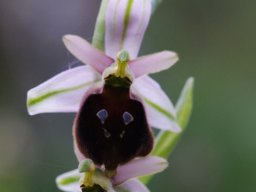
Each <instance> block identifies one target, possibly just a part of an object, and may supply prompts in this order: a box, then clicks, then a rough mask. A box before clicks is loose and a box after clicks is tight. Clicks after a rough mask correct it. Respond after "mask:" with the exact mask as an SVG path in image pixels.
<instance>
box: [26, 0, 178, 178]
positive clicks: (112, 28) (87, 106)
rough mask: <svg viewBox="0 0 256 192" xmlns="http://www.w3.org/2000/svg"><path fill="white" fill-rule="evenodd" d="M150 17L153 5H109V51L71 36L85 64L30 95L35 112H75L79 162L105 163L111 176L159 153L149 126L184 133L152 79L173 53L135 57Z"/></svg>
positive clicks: (68, 41)
mask: <svg viewBox="0 0 256 192" xmlns="http://www.w3.org/2000/svg"><path fill="white" fill-rule="evenodd" d="M150 15H151V1H150V0H136V1H134V0H122V1H121V0H109V1H108V5H107V9H106V15H105V24H106V25H105V28H106V30H105V52H102V51H101V50H98V49H96V48H95V47H93V46H92V45H91V44H90V43H89V42H87V41H86V40H85V39H83V38H81V37H79V36H76V35H65V36H64V37H63V41H64V44H65V46H66V47H67V49H68V50H69V51H70V52H71V53H72V54H73V55H74V56H75V57H76V58H78V59H79V60H80V61H81V62H82V63H84V64H86V65H84V66H79V67H75V68H73V69H68V70H66V71H64V72H62V73H60V74H58V75H56V76H54V77H53V78H51V79H49V80H48V81H46V82H44V83H42V84H40V85H39V86H37V87H35V88H33V89H31V90H30V91H28V99H27V106H28V111H29V114H31V115H34V114H38V113H46V112H76V113H77V115H76V118H75V121H74V126H73V135H74V140H75V145H74V146H75V153H76V155H77V158H78V160H79V161H82V160H84V159H86V158H89V159H92V161H93V163H95V164H96V166H97V167H101V166H102V165H104V168H105V174H106V175H108V177H109V178H112V177H115V176H116V175H118V173H117V172H118V169H119V167H120V166H122V165H123V166H125V164H126V163H129V161H131V160H132V159H134V158H136V157H141V156H146V155H148V154H149V153H150V151H151V150H152V148H153V135H152V130H151V127H155V128H159V129H162V130H167V131H173V132H179V131H180V127H179V125H178V124H177V122H176V111H175V109H174V107H173V104H172V103H171V101H170V99H169V98H168V96H167V95H166V94H165V93H164V91H163V90H162V89H161V87H160V85H159V84H158V83H157V82H156V81H154V80H153V79H152V78H151V77H149V76H148V75H149V74H152V73H156V72H159V71H162V70H165V69H168V68H170V67H171V66H172V65H173V64H175V63H176V62H177V61H178V56H177V54H176V53H175V52H171V51H162V52H158V53H154V54H151V55H146V56H142V57H137V55H138V52H139V49H140V46H141V42H142V39H143V36H144V32H145V31H146V28H147V26H148V23H149V19H150Z"/></svg>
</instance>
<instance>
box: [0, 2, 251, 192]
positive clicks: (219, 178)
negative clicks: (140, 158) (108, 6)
mask: <svg viewBox="0 0 256 192" xmlns="http://www.w3.org/2000/svg"><path fill="white" fill-rule="evenodd" d="M99 3H100V0H76V1H68V0H55V1H51V0H44V1H39V0H36V1H35V0H33V1H32V0H19V1H18V0H12V1H8V0H1V1H0V42H1V43H0V66H1V69H0V191H1V192H35V191H38V192H57V191H58V189H57V188H56V186H55V182H54V179H55V177H56V176H57V175H58V174H60V173H62V172H65V171H68V170H71V169H73V168H75V167H76V165H77V162H76V159H75V156H74V154H73V149H72V136H71V127H72V121H73V118H74V114H42V115H37V116H32V117H30V116H29V115H28V114H27V112H26V102H25V101H26V92H27V90H29V89H30V88H32V87H34V86H36V85H38V84H39V83H41V82H43V81H45V80H47V79H48V78H50V77H51V76H53V75H55V74H57V73H59V72H60V71H63V70H65V69H67V68H69V67H72V66H77V65H79V62H78V61H77V60H76V59H75V58H74V57H72V56H71V55H70V54H69V53H68V52H67V51H66V49H65V48H64V46H63V44H62V41H61V38H62V36H63V35H64V34H67V33H73V34H78V35H81V36H83V37H85V38H86V39H88V40H91V38H92V33H93V27H94V23H95V18H96V15H97V11H98V7H99ZM255 19H256V1H252V0H251V1H249V0H215V1H212V0H163V3H162V4H161V6H160V7H159V9H158V10H157V12H156V13H155V14H154V16H153V17H152V20H151V23H150V26H149V28H148V31H147V33H146V36H145V40H144V42H143V45H142V49H141V54H148V53H152V52H156V51H160V50H163V49H169V50H175V51H177V52H178V53H179V56H180V61H179V62H178V64H177V65H176V66H174V67H173V68H171V69H170V70H168V71H165V72H162V73H160V74H157V75H154V76H153V77H154V78H155V79H157V80H158V81H159V82H160V83H161V85H162V87H163V88H164V89H165V90H166V92H167V93H168V95H169V96H170V97H171V98H172V101H173V102H174V103H175V102H176V100H177V98H178V95H179V93H180V91H181V88H182V86H183V84H184V82H185V80H186V79H187V78H188V77H189V76H194V77H195V91H194V97H195V98H194V110H193V115H192V119H191V121H190V124H189V126H188V129H187V131H186V133H185V134H184V137H183V138H182V140H181V141H180V142H179V143H178V145H177V147H176V149H175V151H174V153H173V154H172V156H171V157H170V167H169V168H168V170H166V171H165V172H164V173H162V174H159V175H157V176H156V177H155V178H154V180H152V182H151V183H150V185H149V187H150V189H151V191H155V192H156V191H161V192H162V191H172V192H187V191H190V192H206V191H207V192H216V191H218V192H228V191H232V192H254V191H256V179H255V174H256V139H255V136H256V123H255V119H256V89H255V87H256V86H255V85H256V77H255V72H256V59H255V57H256V54H255V51H256V37H255V34H256V24H255Z"/></svg>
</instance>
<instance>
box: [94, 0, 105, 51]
mask: <svg viewBox="0 0 256 192" xmlns="http://www.w3.org/2000/svg"><path fill="white" fill-rule="evenodd" d="M108 1H109V0H102V1H101V6H100V10H99V13H98V17H97V20H96V24H95V29H94V34H93V38H92V45H93V46H94V47H95V48H98V49H99V50H102V51H104V49H105V13H106V8H107V4H108Z"/></svg>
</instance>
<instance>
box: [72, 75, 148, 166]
mask: <svg viewBox="0 0 256 192" xmlns="http://www.w3.org/2000/svg"><path fill="white" fill-rule="evenodd" d="M122 81H123V82H122ZM120 83H121V84H120ZM129 87H130V83H129V82H128V80H127V79H121V78H117V77H113V76H110V77H109V78H108V79H107V80H106V82H105V85H104V88H103V90H102V92H101V93H98V94H91V95H89V96H87V98H86V99H85V101H84V103H83V104H82V106H81V108H80V111H79V113H78V114H77V117H76V120H75V124H74V136H75V140H76V143H77V147H78V149H79V151H80V152H81V153H82V154H83V155H84V156H85V157H87V158H90V159H92V160H93V162H94V163H95V164H97V165H104V166H105V168H106V170H115V169H116V168H117V166H118V165H119V164H123V163H126V162H128V161H130V160H131V159H133V158H135V157H138V156H145V155H147V154H149V153H150V151H151V150H152V147H153V136H152V132H151V129H150V128H149V126H148V123H147V119H146V115H145V111H144V107H143V105H142V103H141V102H140V101H139V100H137V99H133V98H131V97H130V88H129Z"/></svg>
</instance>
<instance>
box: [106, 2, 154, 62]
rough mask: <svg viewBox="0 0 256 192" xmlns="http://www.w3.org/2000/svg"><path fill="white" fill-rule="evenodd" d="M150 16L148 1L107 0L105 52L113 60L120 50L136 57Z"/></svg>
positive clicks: (132, 57) (149, 3)
mask: <svg viewBox="0 0 256 192" xmlns="http://www.w3.org/2000/svg"><path fill="white" fill-rule="evenodd" d="M150 14H151V1H150V0H109V4H108V7H107V9H106V33H105V52H106V53H107V55H109V56H111V57H113V58H115V57H116V54H117V53H118V52H119V51H120V50H126V51H128V52H129V54H130V56H131V59H134V58H136V57H137V55H138V52H139V49H140V45H141V42H142V39H143V35H144V32H145V31H146V28H147V26H148V23H149V19H150Z"/></svg>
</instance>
